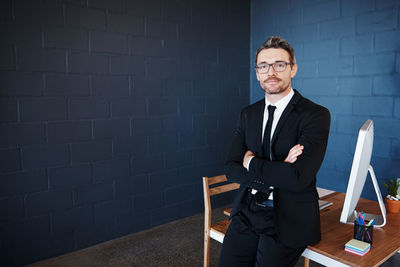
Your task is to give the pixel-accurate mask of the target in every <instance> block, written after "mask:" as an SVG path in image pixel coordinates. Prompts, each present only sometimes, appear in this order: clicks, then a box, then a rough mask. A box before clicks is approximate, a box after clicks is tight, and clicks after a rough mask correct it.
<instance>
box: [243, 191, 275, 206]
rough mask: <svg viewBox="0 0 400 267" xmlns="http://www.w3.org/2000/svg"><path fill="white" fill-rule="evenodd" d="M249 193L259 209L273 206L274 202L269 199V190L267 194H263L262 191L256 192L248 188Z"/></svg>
mask: <svg viewBox="0 0 400 267" xmlns="http://www.w3.org/2000/svg"><path fill="white" fill-rule="evenodd" d="M249 191H250V193H251V194H252V195H253V196H254V201H255V203H256V204H257V205H259V206H261V207H273V206H274V201H273V200H272V199H269V196H270V195H271V192H272V190H271V189H270V190H269V193H265V192H263V191H259V190H258V191H257V190H254V189H250V188H249Z"/></svg>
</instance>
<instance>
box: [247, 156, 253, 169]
mask: <svg viewBox="0 0 400 267" xmlns="http://www.w3.org/2000/svg"><path fill="white" fill-rule="evenodd" d="M253 158H254V156H251V158H250V159H249V162H248V163H247V166H245V167H246V169H247V171H249V167H250V162H251V160H252V159H253Z"/></svg>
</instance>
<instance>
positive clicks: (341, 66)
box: [250, 0, 400, 199]
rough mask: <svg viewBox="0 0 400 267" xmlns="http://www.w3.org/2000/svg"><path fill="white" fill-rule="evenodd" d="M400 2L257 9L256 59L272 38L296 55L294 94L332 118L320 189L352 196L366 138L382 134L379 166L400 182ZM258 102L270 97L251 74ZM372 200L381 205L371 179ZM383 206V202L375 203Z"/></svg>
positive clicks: (261, 4) (317, 0)
mask: <svg viewBox="0 0 400 267" xmlns="http://www.w3.org/2000/svg"><path fill="white" fill-rule="evenodd" d="M399 13H400V1H399V0H392V1H386V0H376V1H374V0H362V1H361V0H359V1H355V0H329V1H325V0H324V1H322V0H307V1H296V0H282V1H279V2H278V1H261V0H254V1H252V2H251V52H250V64H252V65H254V63H253V62H254V55H255V51H256V49H257V48H258V47H259V46H260V45H261V44H262V42H263V41H264V40H265V39H266V38H267V37H268V36H271V35H280V36H283V37H284V38H286V39H287V40H288V41H289V42H290V43H291V44H292V45H293V47H294V49H295V52H296V58H297V62H298V65H299V71H298V73H297V76H296V77H295V79H294V85H293V87H294V88H297V89H299V91H300V92H301V93H302V94H303V95H304V96H306V97H308V98H310V99H312V100H314V101H315V102H317V103H320V104H322V105H324V106H325V107H327V108H328V109H329V110H330V112H331V115H332V125H331V132H330V137H329V145H328V149H327V154H326V157H325V161H324V163H323V166H322V168H321V170H320V172H319V173H318V179H317V183H318V185H319V186H322V187H326V188H330V189H333V190H337V191H342V192H345V191H346V188H347V182H348V178H349V174H350V169H351V164H352V159H353V154H354V150H355V145H356V140H357V136H358V130H359V128H360V127H361V126H362V124H363V123H364V121H365V120H367V119H372V120H373V121H374V126H375V139H374V150H373V155H372V166H373V168H374V170H375V173H376V175H377V178H378V180H379V183H380V185H381V186H380V187H381V191H382V193H383V194H386V189H385V188H384V187H383V186H382V181H383V180H385V179H388V178H394V177H400V74H399V73H400V67H399V66H400V54H399V49H400V22H399V20H400V17H399ZM250 84H251V92H250V95H251V102H255V101H256V100H257V99H259V98H261V97H263V92H262V91H261V89H259V85H258V82H257V80H256V78H255V74H254V73H253V71H252V70H251V72H250ZM363 194H364V196H365V197H368V198H371V199H374V198H375V197H374V194H375V193H374V191H373V186H372V183H371V182H370V180H369V178H368V180H367V184H366V186H365V187H364V193H363ZM375 199H376V198H375Z"/></svg>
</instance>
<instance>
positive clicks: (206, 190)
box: [203, 174, 310, 267]
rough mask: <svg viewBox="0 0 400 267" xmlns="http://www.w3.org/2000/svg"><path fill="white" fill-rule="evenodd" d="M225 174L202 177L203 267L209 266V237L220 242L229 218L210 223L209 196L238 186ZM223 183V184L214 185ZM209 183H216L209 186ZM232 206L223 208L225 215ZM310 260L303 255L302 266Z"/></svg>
mask: <svg viewBox="0 0 400 267" xmlns="http://www.w3.org/2000/svg"><path fill="white" fill-rule="evenodd" d="M227 180H228V179H227V178H226V176H225V175H224V174H223V175H219V176H214V177H203V194H204V267H208V266H209V262H210V238H212V239H214V240H217V241H218V242H220V243H222V242H223V241H224V237H225V233H226V231H227V230H228V226H229V224H230V220H228V219H226V220H222V221H219V222H216V223H214V224H212V225H211V211H212V210H211V196H214V195H218V194H222V193H225V192H229V191H233V190H236V189H238V188H239V187H240V185H239V184H238V183H225V182H227ZM220 183H224V184H223V185H219V186H218V185H216V184H220ZM211 185H216V186H214V187H210V186H211ZM231 211H232V208H229V209H226V210H224V214H225V215H228V216H229V215H230V212H231ZM309 264H310V260H309V259H308V258H306V257H304V267H308V266H309Z"/></svg>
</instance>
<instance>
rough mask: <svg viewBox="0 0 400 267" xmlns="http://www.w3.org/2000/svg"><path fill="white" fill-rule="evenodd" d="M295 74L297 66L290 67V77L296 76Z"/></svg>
mask: <svg viewBox="0 0 400 267" xmlns="http://www.w3.org/2000/svg"><path fill="white" fill-rule="evenodd" d="M296 73H297V64H294V65H292V68H291V69H290V77H292V78H293V77H294V76H296Z"/></svg>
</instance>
